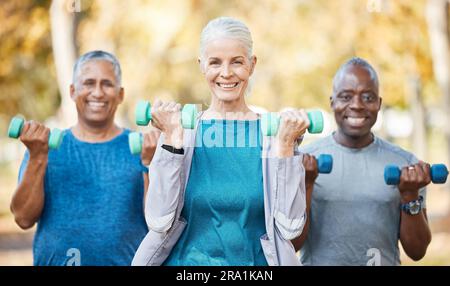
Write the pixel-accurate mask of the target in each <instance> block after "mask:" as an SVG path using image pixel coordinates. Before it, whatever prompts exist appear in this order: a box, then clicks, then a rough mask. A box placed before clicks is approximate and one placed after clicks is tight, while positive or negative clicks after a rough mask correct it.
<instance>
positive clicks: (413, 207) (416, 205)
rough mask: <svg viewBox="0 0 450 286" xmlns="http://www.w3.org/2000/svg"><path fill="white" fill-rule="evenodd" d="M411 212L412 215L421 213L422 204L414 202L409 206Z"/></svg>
mask: <svg viewBox="0 0 450 286" xmlns="http://www.w3.org/2000/svg"><path fill="white" fill-rule="evenodd" d="M409 211H410V213H411V214H412V215H416V214H418V213H419V212H420V202H419V201H414V202H411V203H410V204H409Z"/></svg>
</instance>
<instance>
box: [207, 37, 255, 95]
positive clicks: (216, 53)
mask: <svg viewBox="0 0 450 286" xmlns="http://www.w3.org/2000/svg"><path fill="white" fill-rule="evenodd" d="M255 64H256V58H255V57H254V56H252V57H251V58H249V57H248V52H247V49H246V48H245V46H244V45H243V44H242V42H240V41H239V40H236V39H231V38H219V39H216V40H213V41H211V42H209V43H208V44H207V46H206V48H205V50H204V54H203V57H202V58H201V60H200V65H201V68H202V72H203V74H204V75H205V78H206V81H207V82H208V86H209V89H210V90H211V93H212V95H213V96H214V97H216V98H217V99H218V100H220V101H228V102H229V101H236V100H238V99H240V98H241V97H244V95H245V91H246V89H247V86H248V81H249V78H250V76H251V75H252V73H253V69H254V67H255Z"/></svg>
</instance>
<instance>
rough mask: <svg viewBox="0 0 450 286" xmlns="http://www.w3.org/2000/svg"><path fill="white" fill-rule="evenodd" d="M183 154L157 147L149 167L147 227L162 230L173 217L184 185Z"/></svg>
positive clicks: (146, 206)
mask: <svg viewBox="0 0 450 286" xmlns="http://www.w3.org/2000/svg"><path fill="white" fill-rule="evenodd" d="M183 158H184V156H183V155H179V154H173V153H170V152H169V151H167V150H164V149H162V148H161V147H158V149H157V151H156V154H155V157H154V159H153V161H152V164H151V165H150V168H149V187H148V189H150V190H151V191H150V192H148V193H147V196H146V203H145V217H146V221H147V224H148V226H149V228H151V229H153V230H155V231H157V232H164V231H166V230H168V229H169V228H170V226H171V225H172V222H173V220H174V218H175V213H176V209H177V206H178V201H179V196H180V193H181V190H182V188H183V187H184V183H183V182H184V178H183V177H182V174H183V173H182V172H183Z"/></svg>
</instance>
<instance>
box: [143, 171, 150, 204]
mask: <svg viewBox="0 0 450 286" xmlns="http://www.w3.org/2000/svg"><path fill="white" fill-rule="evenodd" d="M142 177H143V180H144V210H145V202H146V198H147V192H148V185H149V179H148V173H142Z"/></svg>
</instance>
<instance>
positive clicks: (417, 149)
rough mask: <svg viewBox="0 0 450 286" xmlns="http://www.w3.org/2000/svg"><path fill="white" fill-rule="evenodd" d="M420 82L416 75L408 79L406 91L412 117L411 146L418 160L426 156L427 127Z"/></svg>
mask: <svg viewBox="0 0 450 286" xmlns="http://www.w3.org/2000/svg"><path fill="white" fill-rule="evenodd" d="M421 90H422V87H421V82H420V78H419V77H418V76H413V77H411V78H410V79H409V86H408V93H409V94H410V96H409V98H410V103H411V113H412V117H413V126H414V128H413V132H412V139H413V148H414V154H416V156H417V158H418V159H419V160H423V161H426V158H427V155H428V154H427V127H426V110H425V106H424V104H423V100H422V97H421V93H422V92H421Z"/></svg>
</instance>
